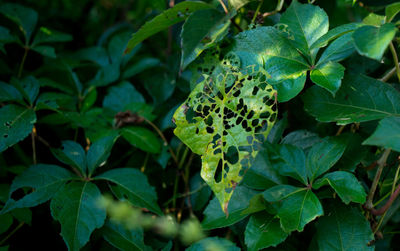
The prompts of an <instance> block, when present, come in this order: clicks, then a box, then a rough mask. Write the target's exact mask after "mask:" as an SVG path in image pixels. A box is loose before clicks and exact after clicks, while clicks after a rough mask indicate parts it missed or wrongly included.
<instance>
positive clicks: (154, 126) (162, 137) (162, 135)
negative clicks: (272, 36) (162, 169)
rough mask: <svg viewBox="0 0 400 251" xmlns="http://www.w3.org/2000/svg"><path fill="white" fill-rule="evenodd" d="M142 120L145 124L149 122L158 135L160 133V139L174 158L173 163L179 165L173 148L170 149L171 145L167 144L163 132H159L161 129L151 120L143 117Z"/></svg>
mask: <svg viewBox="0 0 400 251" xmlns="http://www.w3.org/2000/svg"><path fill="white" fill-rule="evenodd" d="M144 120H145V121H146V123H147V124H149V125H150V126H151V127H153V129H154V130H155V131H156V132H157V133H158V135H160V137H161V139H162V140H163V141H164V145H165V146H168V150H169V152H170V153H171V156H172V158H173V159H174V161H175V164H176V165H178V166H179V161H178V159H177V158H176V155H175V153H174V150H172V148H171V146H170V145H169V144H168V141H167V139H166V138H165V136H164V134H163V133H162V132H161V130H160V129H159V128H158V127H157V126H156V125H155V124H153V122H151V121H150V120H148V119H146V118H144Z"/></svg>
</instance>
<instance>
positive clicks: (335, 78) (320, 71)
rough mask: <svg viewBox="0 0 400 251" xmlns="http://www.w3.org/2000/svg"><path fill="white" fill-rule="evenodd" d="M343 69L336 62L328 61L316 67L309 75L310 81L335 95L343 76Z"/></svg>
mask: <svg viewBox="0 0 400 251" xmlns="http://www.w3.org/2000/svg"><path fill="white" fill-rule="evenodd" d="M344 69H345V68H344V67H343V66H342V65H341V64H339V63H336V62H332V61H329V62H327V63H325V64H322V65H318V66H317V67H316V68H315V69H313V70H312V71H311V73H310V78H311V80H312V81H313V82H314V83H315V84H316V85H319V86H321V87H323V88H325V89H327V90H328V91H329V92H330V93H332V94H333V95H335V93H336V92H337V91H338V90H339V88H340V85H341V83H342V78H343V76H344Z"/></svg>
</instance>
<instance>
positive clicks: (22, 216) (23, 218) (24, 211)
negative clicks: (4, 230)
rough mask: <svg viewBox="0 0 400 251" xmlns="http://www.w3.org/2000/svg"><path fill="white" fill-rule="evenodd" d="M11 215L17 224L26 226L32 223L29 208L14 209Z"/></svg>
mask: <svg viewBox="0 0 400 251" xmlns="http://www.w3.org/2000/svg"><path fill="white" fill-rule="evenodd" d="M11 214H12V216H14V218H15V219H17V220H18V221H19V222H25V223H26V224H28V225H31V223H32V211H31V210H30V209H29V208H16V209H14V210H12V211H11Z"/></svg>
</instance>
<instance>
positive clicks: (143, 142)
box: [121, 126, 161, 153]
mask: <svg viewBox="0 0 400 251" xmlns="http://www.w3.org/2000/svg"><path fill="white" fill-rule="evenodd" d="M121 135H122V137H124V138H125V139H126V140H127V141H128V142H129V143H130V144H131V145H133V146H135V147H137V148H139V149H141V150H143V151H145V152H149V153H159V152H160V151H161V143H160V140H159V139H158V138H157V136H156V135H154V133H153V132H152V131H150V130H149V129H146V128H144V127H139V126H129V127H124V128H122V129H121Z"/></svg>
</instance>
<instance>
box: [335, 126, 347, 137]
mask: <svg viewBox="0 0 400 251" xmlns="http://www.w3.org/2000/svg"><path fill="white" fill-rule="evenodd" d="M345 126H346V125H341V126H340V127H339V129H338V131H337V132H336V136H339V135H340V134H342V132H343V129H344V127H345Z"/></svg>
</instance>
